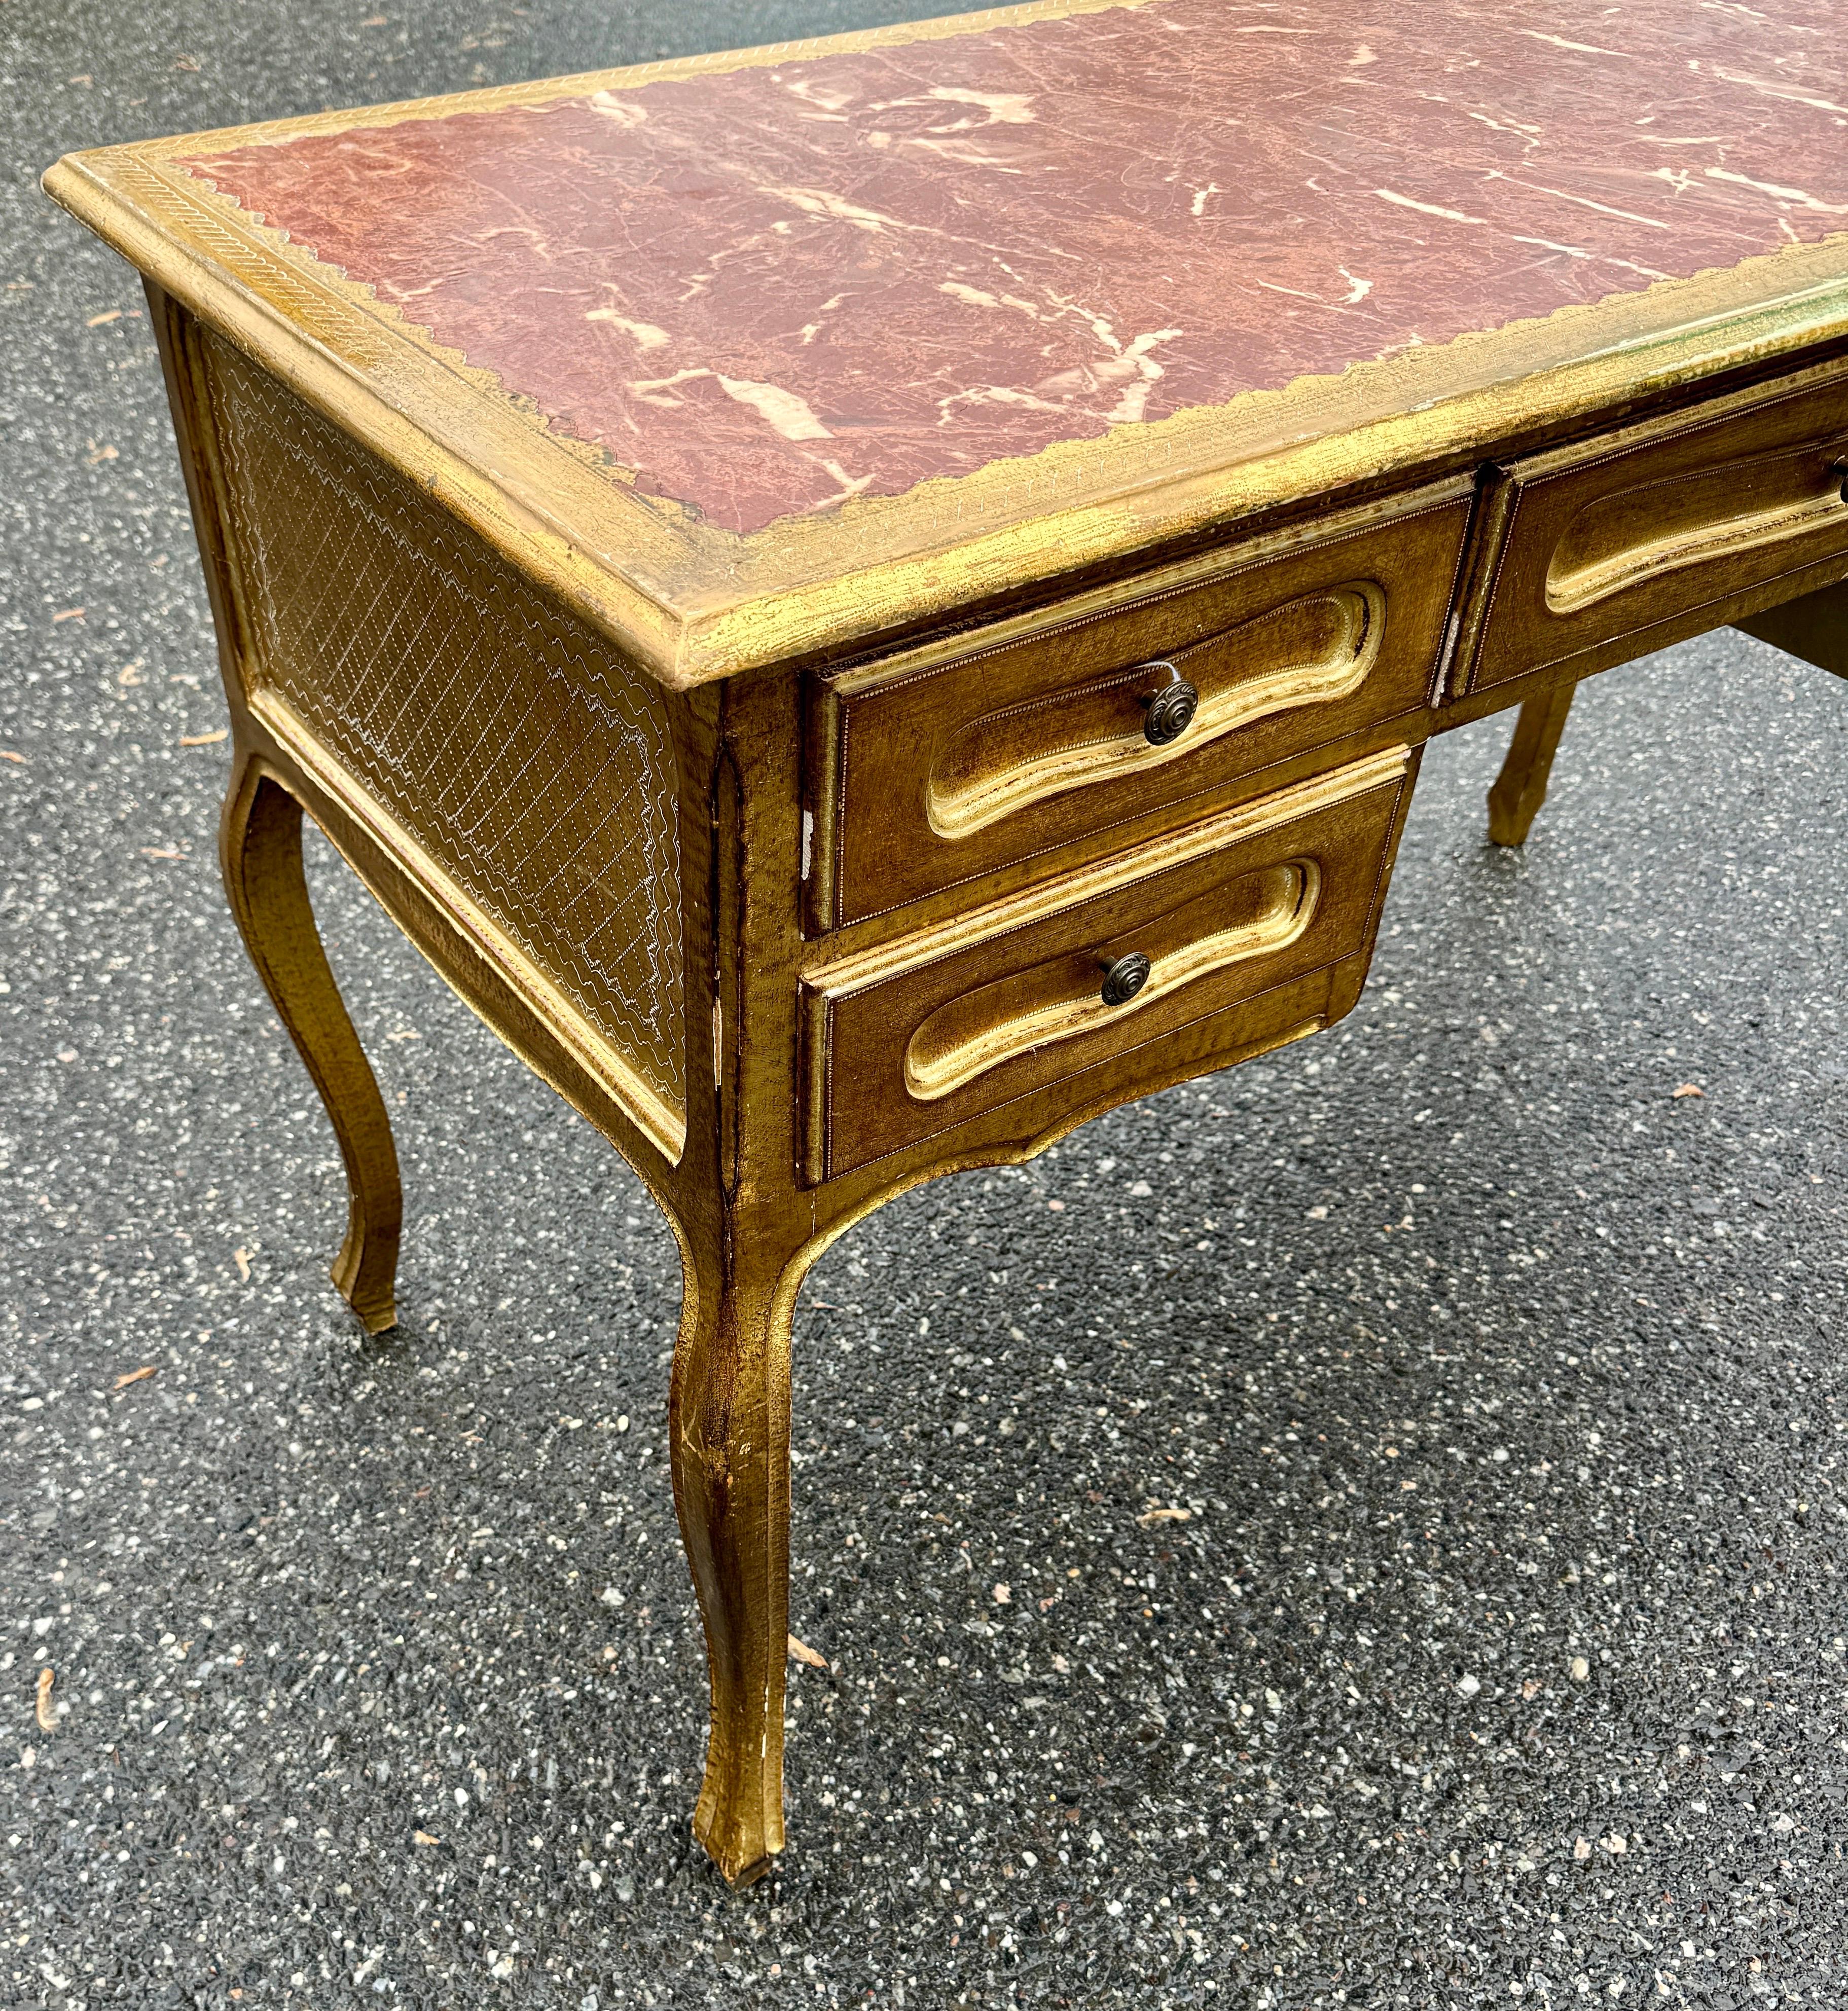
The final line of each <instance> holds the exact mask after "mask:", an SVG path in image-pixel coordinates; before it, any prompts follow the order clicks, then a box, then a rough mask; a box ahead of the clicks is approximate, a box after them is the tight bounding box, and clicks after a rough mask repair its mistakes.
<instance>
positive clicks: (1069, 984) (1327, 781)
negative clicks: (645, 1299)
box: [803, 747, 1417, 1180]
mask: <svg viewBox="0 0 1848 2011" xmlns="http://www.w3.org/2000/svg"><path fill="white" fill-rule="evenodd" d="M1416 767H1417V756H1416V755H1415V753H1413V752H1412V750H1411V749H1408V748H1404V747H1396V748H1393V749H1389V750H1388V751H1387V752H1386V753H1383V754H1376V755H1373V756H1369V758H1368V759H1366V760H1361V761H1355V762H1351V763H1349V764H1348V765H1347V766H1346V767H1341V768H1336V769H1333V770H1330V771H1329V772H1328V773H1327V774H1323V775H1319V776H1316V777H1315V778H1313V779H1312V780H1311V781H1307V782H1304V783H1301V784H1299V785H1298V786H1297V787H1295V788H1291V789H1286V790H1284V791H1281V792H1279V793H1278V794H1277V795H1276V796H1267V797H1265V798H1263V799H1261V800H1259V802H1257V803H1248V804H1244V805H1242V806H1240V807H1239V808H1237V809H1236V810H1228V811H1225V812H1223V813H1221V814H1220V815H1219V816H1217V817H1211V818H1209V819H1207V820H1205V822H1203V823H1201V824H1195V825H1193V826H1191V827H1190V828H1187V829H1185V830H1183V831H1177V832H1174V833H1173V834H1171V835H1170V836H1168V837H1166V838H1161V839H1158V840H1156V841H1155V842H1152V843H1151V844H1148V845H1142V846H1140V847H1138V849H1136V850H1135V851H1134V852H1128V853H1126V854H1124V855H1123V856H1121V857H1119V858H1116V859H1113V860H1106V862H1104V863H1102V864H1101V865H1098V866H1096V867H1091V868H1089V869H1088V870H1085V871H1084V872H1083V873H1080V874H1074V875H1073V876H1071V877H1070V878H1068V879H1066V880H1064V881H1059V882H1056V883H1055V884H1052V885H1051V886H1047V887H1042V888H1035V889H1034V890H1033V891H1032V892H1031V893H1030V894H1025V895H1017V896H1016V897H1014V898H1013V899H1009V900H1006V901H1002V902H995V903H994V904H993V905H992V906H988V907H985V908H981V909H975V910H973V911H972V912H970V913H967V914H964V915H960V916H958V917H956V918H954V919H953V920H951V921H949V922H946V923H945V924H942V925H941V926H939V927H937V928H935V929H932V930H930V931H926V932H924V933H923V934H918V935H913V936H907V937H904V938H901V939H900V940H899V941H896V942H892V943H888V944H885V945H881V947H880V948H878V949H874V950H870V951H867V952H863V954H861V955H860V956H847V957H845V958H842V959H840V960H839V961H837V962H834V963H829V964H827V965H825V966H822V967H821V968H820V969H818V970H814V971H812V972H810V973H809V974H808V976H807V977H806V979H805V981H804V984H803V1009H804V1023H805V1030H806V1041H807V1049H806V1052H807V1055H808V1087H807V1093H808V1109H807V1112H806V1119H807V1121H806V1141H807V1143H806V1166H805V1171H806V1175H807V1177H808V1178H809V1179H810V1180H825V1179H828V1178H830V1177H831V1176H834V1175H836V1174H839V1173H849V1172H851V1171H852V1170H853V1169H855V1168H856V1167H859V1166H865V1165H867V1164H868V1163H869V1162H871V1161H873V1160H875V1159H883V1158H885V1157H886V1156H888V1155H890V1154H892V1153H894V1152H898V1151H903V1150H904V1149H905V1148H906V1147H908V1146H911V1145H915V1144H919V1143H920V1142H922V1141H924V1140H926V1139H930V1138H934V1137H938V1136H939V1135H940V1134H942V1133H945V1132H947V1131H949V1130H952V1129H954V1128H955V1127H956V1126H958V1125H960V1124H963V1123H966V1122H967V1121H968V1120H970V1119H974V1118H977V1117H980V1116H984V1115H985V1114H986V1113H987V1112H992V1111H995V1110H997V1109H1000V1108H1001V1107H1002V1106H1003V1105H1006V1104H1009V1103H1013V1102H1017V1101H1018V1100H1019V1099H1020V1098H1024V1097H1028V1096H1031V1095H1033V1094H1035V1093H1036V1092H1038V1091H1042V1090H1045V1089H1046V1088H1048V1087H1051V1086H1052V1085H1054V1084H1060V1083H1063V1082H1065V1081H1066V1080H1068V1079H1070V1078H1072V1077H1077V1076H1079V1075H1081V1074H1085V1073H1088V1072H1090V1071H1092V1070H1099V1069H1102V1068H1105V1067H1106V1066H1108V1067H1109V1068H1111V1069H1112V1070H1113V1076H1112V1079H1111V1080H1110V1082H1109V1085H1108V1093H1107V1094H1106V1091H1105V1090H1104V1089H1102V1088H1097V1089H1096V1090H1095V1096H1096V1100H1097V1102H1098V1107H1102V1103H1104V1102H1113V1101H1116V1100H1119V1099H1120V1098H1122V1097H1128V1096H1133V1095H1135V1094H1139V1093H1140V1090H1141V1087H1143V1086H1144V1085H1145V1083H1152V1082H1154V1081H1155V1080H1164V1079H1167V1077H1166V1076H1165V1075H1164V1070H1165V1069H1167V1067H1168V1062H1167V1059H1166V1057H1165V1055H1164V1054H1163V1052H1159V1050H1161V1049H1163V1048H1165V1046H1166V1038H1165V1037H1166V1036H1168V1035H1170V1034H1175V1033H1177V1031H1179V1030H1180V1029H1183V1028H1185V1027H1191V1026H1194V1025H1195V1024H1196V1023H1199V1022H1202V1021H1205V1020H1210V1019H1220V1018H1223V1020H1225V1022H1226V1025H1225V1027H1223V1029H1218V1028H1216V1029H1215V1030H1214V1032H1213V1038H1212V1041H1210V1043H1209V1045H1210V1047H1211V1048H1212V1050H1213V1051H1215V1052H1216V1051H1218V1050H1219V1049H1220V1048H1223V1047H1227V1046H1230V1047H1233V1048H1238V1047H1241V1046H1242V1045H1244V1043H1245V1041H1246V1039H1247V1038H1249V1039H1250V1040H1252V1041H1259V1042H1260V1043H1261V1044H1266V1045H1268V1044H1270V1043H1269V1032H1270V1030H1269V1029H1268V1026H1267V1024H1266V1025H1259V1023H1258V1021H1257V1020H1256V1019H1253V1020H1252V1024H1251V1027H1250V1030H1249V1034H1248V1036H1247V1032H1246V1029H1245V1027H1244V1025H1243V1023H1242V1022H1243V1020H1244V1018H1246V1017H1248V1016H1251V1015H1252V1013H1253V1012H1254V1009H1255V1008H1256V1007H1257V1006H1258V1005H1259V1003H1260V1002H1261V1001H1262V998H1264V997H1265V995H1269V994H1273V993H1274V992H1275V991H1276V990H1277V988H1278V987H1280V986H1284V985H1286V984H1289V983H1290V982H1291V981H1292V980H1294V979H1297V978H1300V977H1304V976H1305V975H1306V974H1308V973H1311V972H1314V971H1318V970H1322V969H1323V968H1324V967H1325V966H1330V965H1332V964H1334V963H1338V962H1340V961H1341V959H1346V958H1352V957H1356V956H1358V958H1359V959H1360V963H1359V965H1358V968H1357V971H1356V973H1355V981H1354V982H1353V983H1352V984H1349V985H1346V986H1343V987H1337V988H1336V989H1337V991H1341V992H1342V993H1343V995H1344V1000H1345V1002H1344V1004H1343V1005H1341V1010H1345V1009H1346V1005H1348V1004H1351V1002H1352V998H1353V995H1354V994H1355V992H1356V991H1358V977H1359V976H1360V975H1362V974H1364V970H1365V960H1366V953H1367V952H1369V950H1370V949H1371V946H1372V943H1373V931H1374V929H1375V927H1376V924H1377V922H1378V919H1379V913H1380V901H1381V899H1382V898H1383V895H1384V892H1385V888H1386V881H1387V874H1388V872H1389V870H1390V865H1391V860H1392V854H1393V851H1394V847H1395V845H1397V842H1398V832H1399V828H1400V825H1401V822H1402V820H1403V817H1404V812H1405V805H1406V803H1407V801H1408V798H1409V796H1410V793H1411V784H1412V777H1413V774H1414V773H1415V770H1416ZM1275 1031H1276V1032H1277V1034H1278V1035H1279V1036H1282V1035H1283V1034H1285V1033H1286V1032H1287V1030H1284V1029H1282V1028H1278V1029H1276V1030H1275ZM1170 1073H1171V1070H1170ZM1119 1078H1120V1079H1119Z"/></svg>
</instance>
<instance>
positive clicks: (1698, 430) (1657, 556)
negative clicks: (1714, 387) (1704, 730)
mask: <svg viewBox="0 0 1848 2011" xmlns="http://www.w3.org/2000/svg"><path fill="white" fill-rule="evenodd" d="M1503 479H1504V483H1505V485H1506V486H1505V487H1504V490H1503V496H1504V499H1505V500H1504V506H1503V507H1504V509H1505V510H1506V511H1507V512H1508V514H1507V518H1506V523H1507V528H1506V531H1505V533H1504V539H1503V543H1502V546H1501V553H1500V556H1499V558H1498V561H1497V564H1496V567H1495V570H1494V575H1493V580H1492V583H1491V586H1490V591H1489V596H1488V603H1487V610H1486V612H1485V614H1484V616H1483V621H1482V625H1481V641H1480V643H1479V647H1478V649H1477V651H1476V667H1475V671H1474V674H1473V676H1472V678H1471V679H1470V681H1469V685H1468V689H1470V690H1472V691H1481V690H1483V689H1487V687H1489V686H1490V685H1498V684H1505V683H1507V682H1508V680H1509V679H1510V678H1518V677H1520V676H1522V675H1523V674H1526V672H1527V671H1536V670H1540V669H1544V668H1546V667H1548V666H1551V665H1554V664H1565V663H1568V662H1570V663H1572V664H1574V665H1575V667H1576V668H1577V669H1578V670H1579V672H1580V674H1584V673H1586V672H1589V671H1596V670H1602V669H1604V667H1607V666H1608V665H1609V664H1617V663H1622V662H1624V661H1625V660H1627V659H1628V658H1629V657H1640V656H1642V655H1643V654H1644V653H1646V652H1647V651H1648V650H1659V649H1661V648H1664V647H1665V646H1667V645H1668V643H1670V642H1679V641H1680V640H1681V639H1682V637H1683V636H1686V635H1693V634H1695V633H1697V632H1698V631H1700V630H1701V629H1704V628H1715V627H1718V625H1720V624H1721V623H1722V622H1725V621H1730V620H1731V619H1732V616H1733V614H1734V612H1735V611H1736V612H1738V613H1740V614H1749V613H1753V612H1755V611H1756V610H1757V609H1758V608H1760V607H1763V606H1764V605H1765V603H1766V602H1767V600H1768V598H1769V597H1770V596H1768V595H1767V593H1765V591H1764V589H1766V588H1767V587H1768V586H1771V585H1772V583H1773V582H1779V581H1783V580H1786V579H1787V578H1788V579H1789V591H1790V592H1791V593H1801V592H1806V591H1807V590H1808V589H1810V588H1811V587H1814V586H1825V585H1827V584H1828V582H1829V581H1830V580H1831V579H1833V578H1838V577H1839V575H1841V574H1842V573H1843V572H1844V571H1848V500H1844V498H1843V483H1844V482H1845V481H1848V369H1844V368H1843V367H1842V366H1841V365H1839V364H1837V365H1825V367H1824V368H1821V369H1819V370H1811V371H1806V372H1803V374H1802V375H1801V376H1797V377H1793V378H1787V379H1784V380H1783V381H1782V383H1778V384H1774V385H1770V386H1761V387H1760V388H1758V389H1757V390H1753V391H1750V392H1743V393H1739V395H1738V396H1736V397H1729V398H1725V399H1721V400H1714V401H1713V402H1712V403H1711V404H1707V405H1704V406H1702V407H1700V408H1698V409H1697V411H1694V412H1693V413H1686V412H1682V413H1677V414H1675V415H1672V417H1669V418H1661V419H1652V420H1649V421H1647V422H1645V423H1644V424H1643V425H1636V426H1631V427H1628V428H1626V429H1625V430H1624V431H1622V432H1618V433H1613V434H1611V436H1608V438H1607V439H1606V440H1603V441H1594V442H1590V443H1586V442H1584V441H1581V442H1579V443H1578V444H1577V445H1576V446H1574V447H1561V448H1558V449H1556V450H1554V451H1552V452H1550V453H1547V454H1536V455H1534V456H1533V457H1532V458H1531V459H1529V460H1528V461H1518V462H1515V464H1513V465H1512V466H1511V467H1510V468H1508V469H1507V470H1506V471H1505V472H1504V476H1503ZM1800 574H1807V575H1810V576H1809V577H1807V578H1793V577H1791V576H1792V575H1800Z"/></svg>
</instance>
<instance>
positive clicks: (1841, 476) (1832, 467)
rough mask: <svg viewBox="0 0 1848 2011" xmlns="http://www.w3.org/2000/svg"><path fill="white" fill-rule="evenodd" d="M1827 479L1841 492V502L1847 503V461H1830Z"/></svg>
mask: <svg viewBox="0 0 1848 2011" xmlns="http://www.w3.org/2000/svg"><path fill="white" fill-rule="evenodd" d="M1828 479H1829V480H1830V481H1831V482H1833V483H1834V484H1835V486H1836V488H1837V489H1839V490H1840V491H1841V492H1842V500H1843V502H1844V503H1848V461H1831V462H1830V464H1829V468H1828Z"/></svg>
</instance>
